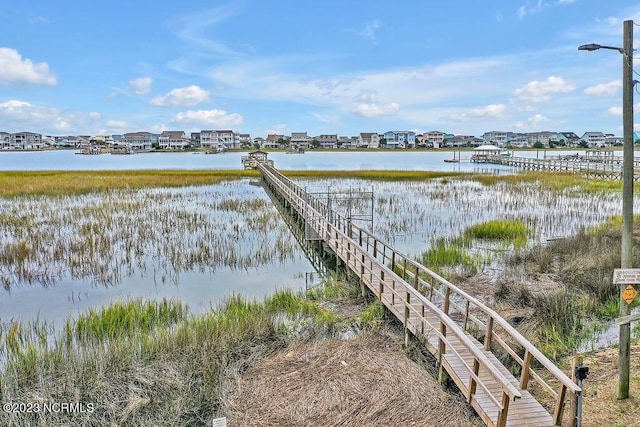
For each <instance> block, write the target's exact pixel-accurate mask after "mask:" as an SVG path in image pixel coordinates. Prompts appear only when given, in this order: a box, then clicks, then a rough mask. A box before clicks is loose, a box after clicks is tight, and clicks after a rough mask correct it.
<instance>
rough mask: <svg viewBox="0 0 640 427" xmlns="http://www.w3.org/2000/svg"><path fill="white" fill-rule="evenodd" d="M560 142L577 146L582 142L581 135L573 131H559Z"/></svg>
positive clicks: (569, 145)
mask: <svg viewBox="0 0 640 427" xmlns="http://www.w3.org/2000/svg"><path fill="white" fill-rule="evenodd" d="M558 140H559V141H558V142H560V143H562V141H564V145H566V146H568V147H576V146H577V145H578V144H579V143H580V137H579V136H578V135H576V134H575V133H573V132H558Z"/></svg>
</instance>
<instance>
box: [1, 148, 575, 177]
mask: <svg viewBox="0 0 640 427" xmlns="http://www.w3.org/2000/svg"><path fill="white" fill-rule="evenodd" d="M576 152H577V151H567V152H559V151H554V152H553V153H552V154H553V155H559V154H569V153H576ZM471 154H472V153H471V152H463V153H462V161H461V162H460V163H445V162H444V160H445V159H450V158H452V156H453V154H452V152H438V151H424V152H422V151H409V152H407V151H399V152H394V151H384V152H371V151H350V150H349V151H319V152H314V151H308V152H306V153H304V154H286V153H281V152H276V153H270V154H269V158H270V159H273V160H274V162H275V165H276V167H278V168H280V169H295V170H338V169H345V170H364V169H380V170H432V171H461V172H487V173H505V172H511V171H512V168H510V167H506V166H498V165H478V164H475V163H471V162H470V161H469V157H470V156H471ZM243 155H246V153H237V152H232V153H224V154H211V155H205V154H202V153H196V154H194V153H140V154H133V155H111V154H102V155H99V156H90V155H78V154H75V152H74V151H73V150H56V151H30V152H20V151H11V152H0V170H135V169H240V168H242V163H241V161H240V158H241V157H242V156H243ZM517 155H518V156H524V157H536V156H539V157H543V156H544V152H542V151H540V152H536V151H521V152H517Z"/></svg>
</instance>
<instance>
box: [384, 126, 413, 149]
mask: <svg viewBox="0 0 640 427" xmlns="http://www.w3.org/2000/svg"><path fill="white" fill-rule="evenodd" d="M384 139H385V141H386V142H385V145H386V146H387V147H388V148H407V147H415V146H416V133H415V132H412V131H404V130H392V131H388V132H385V133H384Z"/></svg>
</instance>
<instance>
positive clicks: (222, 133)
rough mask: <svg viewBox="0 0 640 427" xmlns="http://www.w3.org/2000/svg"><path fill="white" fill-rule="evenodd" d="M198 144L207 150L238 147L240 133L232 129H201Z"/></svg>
mask: <svg viewBox="0 0 640 427" xmlns="http://www.w3.org/2000/svg"><path fill="white" fill-rule="evenodd" d="M200 145H201V146H202V148H206V149H209V150H216V149H224V150H232V149H238V148H240V134H239V133H238V132H234V131H232V130H202V131H200Z"/></svg>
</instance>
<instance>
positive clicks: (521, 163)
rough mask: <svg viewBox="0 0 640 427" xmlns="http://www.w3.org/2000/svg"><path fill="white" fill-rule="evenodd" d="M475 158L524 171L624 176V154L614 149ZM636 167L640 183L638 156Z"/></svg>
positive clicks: (477, 161)
mask: <svg viewBox="0 0 640 427" xmlns="http://www.w3.org/2000/svg"><path fill="white" fill-rule="evenodd" d="M472 160H473V159H472ZM473 161H475V162H476V163H491V164H496V165H505V166H513V167H517V168H520V169H523V170H533V171H550V172H573V173H580V174H583V175H588V176H596V177H599V178H603V179H615V180H621V179H622V156H616V155H614V151H611V150H590V151H587V152H586V154H584V155H579V154H575V155H561V156H553V157H545V158H543V159H538V158H527V157H517V156H511V157H505V156H501V155H497V154H487V155H484V156H482V157H478V158H476V159H475V160H473ZM633 169H634V173H633V180H634V181H636V182H638V181H640V158H637V157H636V158H634V161H633Z"/></svg>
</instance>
